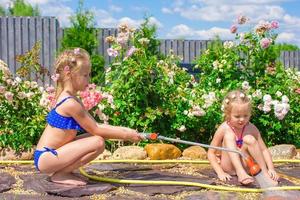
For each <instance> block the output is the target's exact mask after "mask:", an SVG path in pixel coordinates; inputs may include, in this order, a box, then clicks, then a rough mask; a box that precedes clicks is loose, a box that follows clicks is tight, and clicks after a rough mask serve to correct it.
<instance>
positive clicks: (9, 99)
mask: <svg viewBox="0 0 300 200" xmlns="http://www.w3.org/2000/svg"><path fill="white" fill-rule="evenodd" d="M4 96H5V98H6V100H7V101H8V102H10V103H11V102H12V101H13V97H14V94H13V93H11V92H5V94H4Z"/></svg>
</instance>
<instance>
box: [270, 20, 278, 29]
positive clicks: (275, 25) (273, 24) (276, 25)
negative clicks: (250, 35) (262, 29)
mask: <svg viewBox="0 0 300 200" xmlns="http://www.w3.org/2000/svg"><path fill="white" fill-rule="evenodd" d="M278 27H279V22H278V21H272V22H271V28H273V29H276V28H278Z"/></svg>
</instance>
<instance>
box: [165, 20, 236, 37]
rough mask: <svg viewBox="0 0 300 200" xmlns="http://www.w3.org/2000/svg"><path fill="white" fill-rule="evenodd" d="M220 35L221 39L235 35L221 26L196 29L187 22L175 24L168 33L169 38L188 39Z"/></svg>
mask: <svg viewBox="0 0 300 200" xmlns="http://www.w3.org/2000/svg"><path fill="white" fill-rule="evenodd" d="M217 35H218V36H220V37H221V39H233V35H232V34H231V33H230V31H229V30H228V29H224V28H220V27H212V28H210V29H207V30H204V29H202V30H195V29H192V28H191V27H189V26H187V25H185V24H179V25H176V26H174V27H173V28H172V29H171V31H170V32H169V33H168V34H167V38H172V39H176V38H186V39H199V40H208V39H213V38H214V37H215V36H217Z"/></svg>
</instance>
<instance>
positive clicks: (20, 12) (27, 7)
mask: <svg viewBox="0 0 300 200" xmlns="http://www.w3.org/2000/svg"><path fill="white" fill-rule="evenodd" d="M12 5H13V6H12V7H10V8H9V9H8V13H9V15H12V16H40V11H39V8H38V6H37V5H36V6H32V5H31V4H29V3H26V2H24V0H13V1H12Z"/></svg>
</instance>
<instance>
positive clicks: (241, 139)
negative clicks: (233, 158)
mask: <svg viewBox="0 0 300 200" xmlns="http://www.w3.org/2000/svg"><path fill="white" fill-rule="evenodd" d="M227 124H228V126H229V127H230V128H231V130H232V131H233V132H234V134H235V136H236V138H237V140H236V141H235V142H236V146H237V147H238V148H242V146H243V134H244V130H245V127H246V126H247V124H246V125H245V126H244V127H243V130H242V133H241V135H240V137H238V134H237V132H236V131H235V129H234V128H233V127H232V126H230V123H229V122H227Z"/></svg>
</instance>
